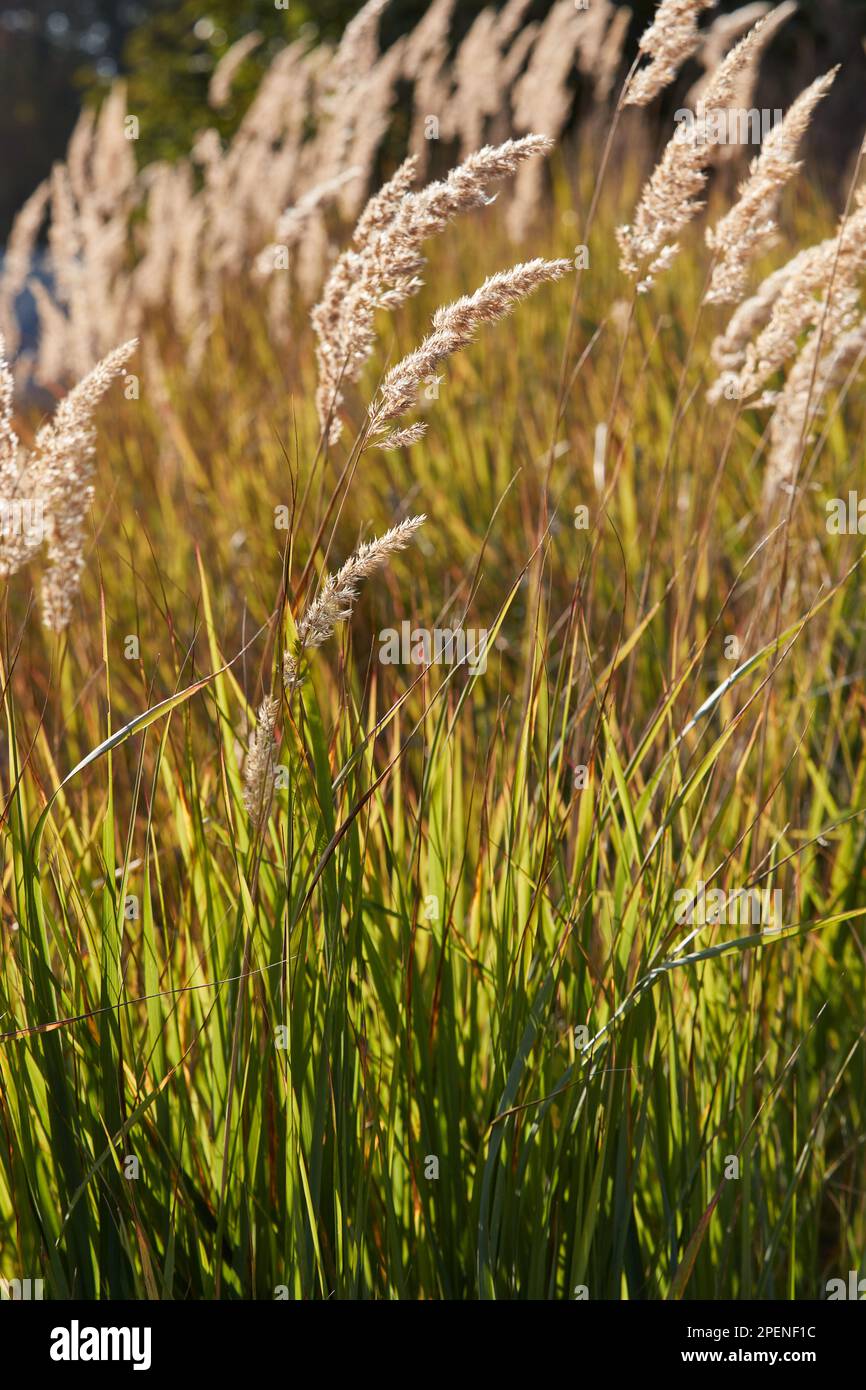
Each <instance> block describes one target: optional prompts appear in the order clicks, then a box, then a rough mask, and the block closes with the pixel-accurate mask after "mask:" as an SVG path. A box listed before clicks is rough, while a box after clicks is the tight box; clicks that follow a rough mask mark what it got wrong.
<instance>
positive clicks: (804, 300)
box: [722, 189, 866, 400]
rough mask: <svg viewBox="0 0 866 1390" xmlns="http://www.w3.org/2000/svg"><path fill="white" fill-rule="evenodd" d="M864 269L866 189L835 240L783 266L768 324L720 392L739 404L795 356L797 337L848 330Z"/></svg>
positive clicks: (830, 336) (828, 335)
mask: <svg viewBox="0 0 866 1390" xmlns="http://www.w3.org/2000/svg"><path fill="white" fill-rule="evenodd" d="M864 266H866V190H863V189H861V190H860V191H859V192H858V193H857V195H856V197H855V206H854V209H853V211H852V212H851V214H850V215H849V216H848V217H846V218H844V219H843V220H842V222H841V223H840V226H839V231H838V232H837V234H836V236H835V237H829V238H828V239H827V240H826V241H823V242H820V243H819V244H818V245H817V246H813V247H809V248H808V249H807V250H806V251H804V252H801V253H800V254H799V255H798V256H797V257H795V258H794V260H793V261H792V262H791V263H790V264H789V265H788V266H787V267H786V271H787V275H786V276H785V277H784V278H783V279H782V280H781V282H780V284H779V290H778V293H777V294H776V295H775V297H774V299H773V302H772V308H771V310H770V314H769V318H768V321H767V323H766V324H765V326H764V327H763V328H762V330H761V332H760V333H759V334H758V336H757V338H756V339H755V341H754V342H751V343H749V344H748V346H747V347H746V349H745V352H744V354H743V363H742V366H741V367H740V369H739V370H738V371H730V370H729V371H728V372H727V373H724V374H723V382H722V386H723V389H724V390H726V391H727V393H728V394H730V395H732V396H733V395H736V396H738V397H739V398H740V399H742V400H747V399H749V398H750V397H753V396H755V394H756V393H757V392H758V391H760V389H761V387H762V386H764V384H765V383H766V382H767V380H768V379H769V378H770V377H771V376H772V375H773V373H774V372H777V371H778V370H779V369H780V368H781V367H783V366H784V364H785V363H786V362H787V361H789V360H790V358H792V357H793V356H794V355H795V354H796V353H797V351H798V348H799V343H800V338H801V335H802V334H803V333H804V332H806V331H807V329H809V328H814V327H816V326H817V325H818V324H821V323H822V322H823V325H824V327H823V330H822V336H823V337H824V339H825V342H826V343H832V342H833V341H834V340H835V338H836V337H837V336H838V334H839V333H841V332H843V331H845V330H846V329H847V328H848V327H850V318H851V314H852V306H853V305H855V304H856V302H857V298H858V290H857V282H858V278H859V276H860V274H861V272H862V270H863V268H864ZM828 295H829V298H828V297H827V296H828ZM817 296H821V297H820V298H819V297H817Z"/></svg>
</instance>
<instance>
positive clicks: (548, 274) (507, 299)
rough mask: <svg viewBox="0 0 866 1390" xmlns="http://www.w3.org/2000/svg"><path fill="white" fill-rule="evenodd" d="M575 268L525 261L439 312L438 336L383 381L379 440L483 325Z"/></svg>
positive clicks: (374, 427) (376, 429)
mask: <svg viewBox="0 0 866 1390" xmlns="http://www.w3.org/2000/svg"><path fill="white" fill-rule="evenodd" d="M571 269H572V264H571V261H565V260H560V261H545V260H541V259H538V260H534V261H526V262H525V263H524V264H523V265H516V266H512V268H511V269H510V270H502V271H499V272H498V273H497V274H496V275H491V276H489V277H488V279H487V280H485V281H484V284H483V285H481V287H480V288H479V289H477V290H476V291H475V293H474V294H468V295H463V296H462V298H460V299H457V300H455V302H454V303H453V304H448V305H445V306H444V307H443V308H441V309H437V311H436V313H435V314H434V316H433V332H432V333H431V334H429V335H428V337H426V338H425V339H424V341H423V343H422V344H421V346H420V347H418V348H416V349H415V351H414V352H412V353H410V354H409V356H408V357H404V358H403V360H402V362H398V363H397V365H396V366H395V367H392V368H391V370H390V371H389V372H388V374H387V376H386V377H385V380H384V381H383V382H382V386H381V388H380V391H379V394H378V396H377V397H376V400H375V401H374V402H373V405H372V406H371V408H370V432H371V436H372V437H373V438H374V439H376V438H380V437H381V435H382V434H383V432H384V429H385V426H386V425H388V424H389V423H390V422H391V421H392V420H396V419H398V418H399V416H401V415H403V414H405V412H406V411H407V410H411V408H412V406H413V405H414V404H415V400H416V398H417V395H418V390H419V388H420V386H421V384H422V383H423V382H424V381H426V380H427V379H428V378H429V377H431V376H434V375H435V373H436V371H437V369H438V368H439V366H440V365H441V364H442V362H444V361H445V359H446V358H447V357H450V356H451V355H452V354H453V353H455V352H458V351H459V350H460V349H461V348H464V347H466V346H467V344H468V343H471V342H472V339H473V338H474V337H475V334H476V333H477V331H478V329H479V328H480V327H481V325H482V324H484V323H495V322H496V320H497V319H501V318H504V316H505V315H506V314H508V313H510V312H511V310H512V309H513V308H514V306H515V304H518V303H519V302H520V300H521V299H525V298H526V296H527V295H529V294H532V292H533V290H536V289H538V287H539V286H540V285H543V284H546V283H547V282H548V281H549V280H559V279H561V277H562V276H563V275H567V274H568V272H569V271H570V270H571ZM392 438H393V436H392Z"/></svg>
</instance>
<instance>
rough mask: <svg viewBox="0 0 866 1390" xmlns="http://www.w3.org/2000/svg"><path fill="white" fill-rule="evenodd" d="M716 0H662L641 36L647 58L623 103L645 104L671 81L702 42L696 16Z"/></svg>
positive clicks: (630, 104)
mask: <svg viewBox="0 0 866 1390" xmlns="http://www.w3.org/2000/svg"><path fill="white" fill-rule="evenodd" d="M716 3H717V0H661V4H660V5H659V7H658V9H657V10H656V15H655V19H654V20H653V22H652V24H651V25H650V26H649V28H648V29H646V30H645V31H644V33H643V35H642V37H641V40H640V44H639V48H640V51H641V53H642V54H644V55H645V56H646V57H648V58H649V59H650V61H649V63H648V64H647V65H646V67H643V68H640V69H639V70H638V71H637V72H636V73H635V75H634V77H633V78H632V81H631V82H630V84H629V88H628V91H627V93H626V95H625V99H624V103H625V105H626V106H646V105H647V104H648V103H649V102H651V101H652V100H653V99H654V98H655V97H657V96H658V94H659V92H661V91H663V90H664V88H665V87H667V86H668V85H669V84H670V83H671V82H673V80H674V78H675V77H676V75H677V73H678V72H679V70H680V68H681V67H682V65H683V63H684V62H685V61H686V59H687V58H690V57H691V56H692V54H693V53H694V52H695V50H696V49H697V47H698V45H699V44H700V42H701V35H700V31H699V29H698V16H699V15H700V13H701V12H702V11H703V10H711V9H713V8H714V7H715V5H716Z"/></svg>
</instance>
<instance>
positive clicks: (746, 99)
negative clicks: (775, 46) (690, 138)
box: [686, 0, 797, 164]
mask: <svg viewBox="0 0 866 1390" xmlns="http://www.w3.org/2000/svg"><path fill="white" fill-rule="evenodd" d="M761 10H763V11H764V14H765V15H766V18H764V17H763V16H761V15H759V13H758V11H761ZM796 10H797V6H796V4H795V3H794V0H782V4H781V5H776V6H774V7H772V8H771V7H770V6H769V5H746V6H745V7H744V9H743V10H736V11H735V12H734V13H733V14H732V15H728V16H723V18H724V17H726V18H728V19H729V20H730V21H731V24H730V29H731V33H730V38H729V42H730V43H733V42H734V39H735V37H737V36H738V35H739V33H741V32H742V28H741V26H740V24H739V23H737V24H735V23H734V21H737V20H741V21H745V20H746V19H747V18H748V16H749V14H750V13H751V14H752V16H753V18H754V19H755V21H759V22H760V30H759V33H758V37H757V40H756V42H755V43H754V44H753V45H752V48H751V51H750V53H749V58H748V61H747V62H746V63H744V64H743V66H742V67H741V68H740V70H739V72H738V73H737V76H736V79H735V81H734V87H733V91H732V93H731V96H730V97H729V99H728V103H727V113H726V119H727V120H728V122H729V123H730V124H729V129H734V130H737V129H738V125H739V122H740V120H741V118H742V117H743V116H744V115H745V116H748V113H749V112H750V111H751V110H752V109H753V107H754V100H755V88H756V86H757V83H758V75H759V70H760V65H761V58H762V57H763V55H764V53H765V52H766V50H767V48H768V47H769V46H770V44H771V43H772V41H773V39H774V38H775V37H776V34H777V33H778V32H779V30H780V29H781V28H782V26H783V25H784V24H787V22H788V20H789V19H790V18H791V15H792V14H795V13H796ZM699 56H700V55H699ZM714 70H715V64H713V65H712V66H711V67H710V69H709V71H707V72H706V73H705V74H704V76H703V77H702V78H701V79H700V81H699V82H696V83H695V86H694V87H693V88H692V90H691V92H690V93H689V94H688V96H687V98H686V105H687V106H694V107H697V105H698V103H700V102H703V101H704V100H705V95H706V92H707V91H708V89H709V87H710V84H711V83H712V79H713V72H714ZM739 151H740V144H739V142H738V141H737V140H733V139H728V140H726V141H723V142H721V143H719V144H716V145H714V146H713V150H712V162H713V163H714V164H724V163H726V162H728V163H729V162H731V161H732V160H734V159H736V158H737V157H738V155H739Z"/></svg>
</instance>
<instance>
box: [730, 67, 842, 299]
mask: <svg viewBox="0 0 866 1390" xmlns="http://www.w3.org/2000/svg"><path fill="white" fill-rule="evenodd" d="M838 71H839V69H838V67H836V68H833V69H832V70H831V71H830V72H828V73H826V74H825V75H824V76H823V77H819V78H817V79H816V81H814V82H813V83H812V84H811V86H810V87H807V88H806V90H805V91H804V92H801V93H800V95H799V97H798V98H797V100H796V101H795V102H794V104H793V106H792V107H791V109H790V111H789V112H788V114H787V115H786V116H785V119H784V120H783V121H781V122H780V123H779V125H777V126H774V127H773V129H772V130H771V131H770V133H769V135H768V136H767V138H766V140H765V141H764V143H763V145H762V146H761V153H760V154H759V155H758V157H757V159H754V160H753V161H752V165H751V168H750V170H749V177H748V179H746V181H745V182H744V183H743V185H742V186H741V188H740V194H739V197H738V199H737V201H736V203H735V204H734V206H733V207H732V208H731V209H730V211H729V212H728V213H727V214H726V215H725V216H724V217H723V218H722V220H721V221H720V222H719V224H718V226H717V227H710V228H708V229H707V245H708V246H709V247H710V249H711V250H712V251H713V252H715V256H716V263H715V265H714V268H713V276H712V281H711V284H710V288H709V290H708V292H707V296H706V299H707V302H708V303H711V304H721V303H729V304H736V303H738V302H739V301H740V300H741V299H742V298H743V295H744V293H745V290H746V285H747V283H748V272H749V266H750V264H751V262H752V260H753V259H754V257H755V256H756V255H757V254H758V252H759V250H761V249H763V248H764V247H766V246H767V245H768V243H769V242H770V241H771V239H772V238H773V237H775V234H776V231H777V227H776V221H775V217H776V210H777V207H778V201H779V195H780V193H781V191H782V189H783V188H784V187H785V184H786V183H787V182H788V180H789V179H790V178H791V177H792V176H793V175H794V174H795V173H796V171H797V170H798V169H799V167H800V165H799V163H798V162H797V158H796V155H797V148H798V146H799V143H800V141H801V139H802V138H803V135H804V134H805V132H806V130H807V128H808V126H809V122H810V121H811V119H812V113H813V112H814V110H815V107H816V106H817V105H818V102H819V101H821V100H822V99H823V97H825V96H826V94H827V92H828V91H829V90H830V88H831V86H832V85H833V81H834V79H835V77H836V74H837V72H838Z"/></svg>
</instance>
